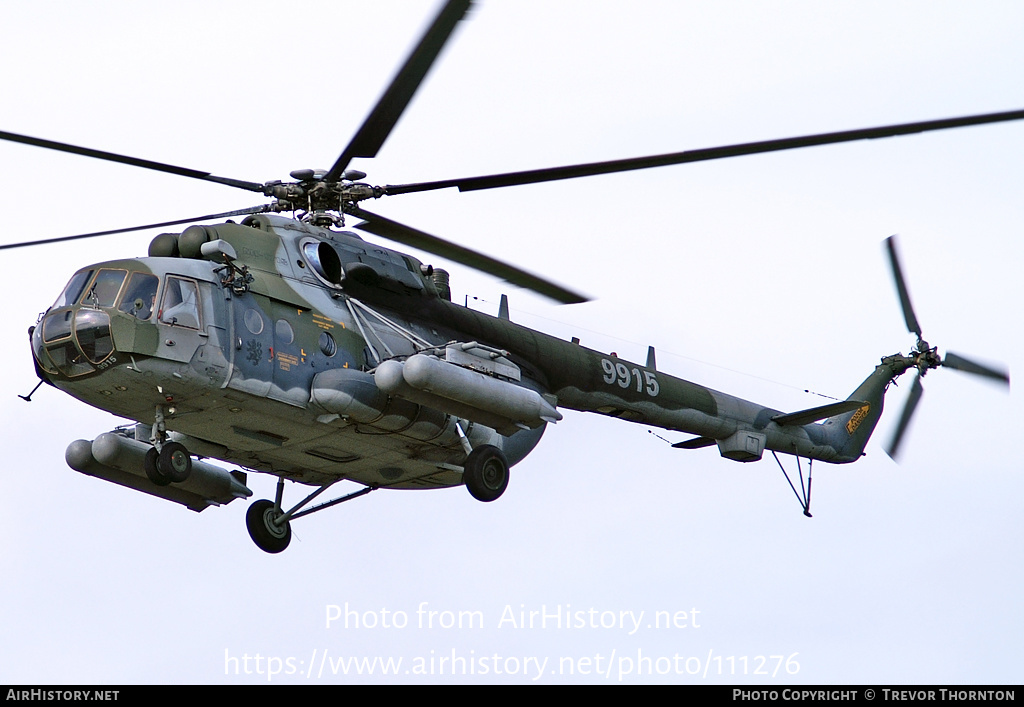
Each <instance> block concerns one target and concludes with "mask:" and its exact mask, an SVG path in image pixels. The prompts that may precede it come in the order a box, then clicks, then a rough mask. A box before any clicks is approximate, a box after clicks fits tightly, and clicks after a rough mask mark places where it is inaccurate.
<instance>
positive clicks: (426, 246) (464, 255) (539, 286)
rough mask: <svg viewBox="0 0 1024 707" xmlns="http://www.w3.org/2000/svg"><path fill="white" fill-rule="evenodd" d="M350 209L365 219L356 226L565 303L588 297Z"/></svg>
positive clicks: (374, 215)
mask: <svg viewBox="0 0 1024 707" xmlns="http://www.w3.org/2000/svg"><path fill="white" fill-rule="evenodd" d="M350 213H352V215H353V216H356V217H358V218H361V219H363V223H360V224H357V225H356V228H358V229H360V230H363V231H367V232H369V233H373V234H376V235H378V236H381V237H383V238H388V239H390V240H393V241H395V242H397V243H402V244H404V245H407V246H411V247H413V248H418V249H419V250H423V251H426V252H428V253H433V254H434V255H437V256H440V257H442V258H447V259H448V260H452V261H454V262H456V263H461V264H462V265H468V266H469V267H471V268H474V269H476V270H480V271H481V272H485V273H488V274H490V275H494V276H496V277H500V278H501V279H503V280H506V281H507V282H511V283H512V284H513V285H518V286H519V287H523V288H525V289H528V290H533V291H534V292H538V293H540V294H542V295H544V296H546V297H550V298H551V299H553V300H556V301H558V302H561V303H562V304H579V303H580V302H586V301H587V299H588V298H587V297H584V296H583V295H580V294H577V293H575V292H572V291H571V290H567V289H565V288H564V287H562V286H561V285H557V284H555V283H553V282H551V281H549V280H545V279H543V278H541V277H538V276H537V275H533V274H531V273H528V272H526V271H525V270H520V269H519V268H517V267H515V266H513V265H509V264H508V263H505V262H502V261H500V260H495V259H494V258H492V257H490V256H488V255H484V254H483V253H478V252H476V251H475V250H470V249H469V248H466V247H465V246H461V245H458V244H456V243H452V242H451V241H446V240H444V239H443V238H438V237H437V236H432V235H430V234H429V233H424V232H423V231H418V230H416V229H415V228H411V227H409V226H406V225H404V224H401V223H398V222H397V221H392V220H390V219H386V218H384V217H383V216H378V215H376V214H372V213H370V212H369V211H364V210H363V209H359V208H354V209H352V211H351V212H350Z"/></svg>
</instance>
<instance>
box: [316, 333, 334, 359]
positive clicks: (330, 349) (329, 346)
mask: <svg viewBox="0 0 1024 707" xmlns="http://www.w3.org/2000/svg"><path fill="white" fill-rule="evenodd" d="M319 344H320V350H321V351H323V353H324V356H327V357H328V358H330V357H331V356H333V355H334V354H336V353H338V342H337V341H335V340H334V337H333V336H331V334H330V332H326V331H324V332H320V341H319Z"/></svg>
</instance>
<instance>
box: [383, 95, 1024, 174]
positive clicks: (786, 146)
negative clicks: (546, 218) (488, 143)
mask: <svg viewBox="0 0 1024 707" xmlns="http://www.w3.org/2000/svg"><path fill="white" fill-rule="evenodd" d="M1022 119H1024V110H1015V111H1008V112H1004V113H987V114H984V115H969V116H964V117H961V118H944V119H942V120H926V121H923V122H919V123H902V124H899V125H885V126H881V127H877V128H861V129H858V130H844V131H841V132H835V133H822V134H820V135H806V136H803V137H791V138H784V139H780V140H765V141H762V142H748V143H743V144H739V145H726V146H724V147H709V148H705V149H701V150H689V151H687V152H673V153H670V154H665V155H653V156H650V157H634V158H630V159H623V160H609V161H607V162H591V163H588V164H578V165H570V166H566V167H549V168H546V169H532V170H528V171H525V172H507V173H505V174H492V175H487V176H482V177H465V178H461V179H445V180H441V181H436V182H420V183H418V184H399V185H388V186H387V187H385V190H386V192H387V193H388V194H408V193H411V192H419V191H430V190H433V189H447V188H448V187H458V188H459V191H474V190H477V189H494V188H496V187H510V186H516V185H519V184H535V183H538V182H550V181H555V180H558V179H573V178H575V177H589V176H593V175H597V174H611V173H613V172H628V171H631V170H636V169H648V168H650V167H664V166H666V165H673V164H684V163H687V162H705V161H707V160H718V159H723V158H726V157H739V156H741V155H754V154H759V153H762V152H779V151H782V150H794V149H797V148H800V147H813V146H815V145H829V144H832V143H838V142H853V141H856V140H869V139H874V138H882V137H893V136H896V135H911V134H913V133H923V132H929V131H933V130H947V129H949V128H960V127H964V126H968V125H983V124H986V123H999V122H1004V121H1010V120H1022Z"/></svg>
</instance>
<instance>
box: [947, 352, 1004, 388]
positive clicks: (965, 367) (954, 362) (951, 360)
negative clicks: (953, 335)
mask: <svg viewBox="0 0 1024 707" xmlns="http://www.w3.org/2000/svg"><path fill="white" fill-rule="evenodd" d="M942 365H943V366H945V367H947V368H954V369H956V370H958V371H964V372H965V373H973V374H975V375H978V376H985V377H986V378H992V379H994V380H997V381H1001V382H1003V383H1005V384H1006V385H1010V374H1009V372H1008V371H1006V370H1005V369H1004V370H997V369H995V368H989V367H988V366H983V365H981V364H980V363H975V362H974V361H970V360H968V359H966V358H964V357H963V356H958V355H956V354H955V353H952V352H950V351H947V352H946V355H945V356H943V357H942Z"/></svg>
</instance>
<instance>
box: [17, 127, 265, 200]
mask: <svg viewBox="0 0 1024 707" xmlns="http://www.w3.org/2000/svg"><path fill="white" fill-rule="evenodd" d="M0 140H6V141H8V142H20V143H22V144H23V145H34V146H35V147H42V148H45V149H47V150H57V151H58V152H70V153H71V154H73V155H83V156H85V157H95V158H96V159H98V160H106V161H107V162H120V163H121V164H128V165H132V166H133V167H142V168H143V169H151V170H154V171H156V172H166V173H168V174H177V175H178V176H180V177H191V178H192V179H202V180H203V181H206V182H216V183H217V184H226V185H228V186H229V187H237V188H238V189H245V190H247V191H255V192H260V193H262V192H263V185H262V184H257V183H256V182H246V181H242V180H240V179H231V178H229V177H217V176H214V175H212V174H210V173H209V172H201V171H199V170H196V169H189V168H188V167H176V166H174V165H171V164H164V163H163V162H154V161H152V160H144V159H141V158H138V157H129V156H127V155H118V154H116V153H114V152H104V151H103V150H94V149H92V148H89V147H79V146H78V145H69V144H68V143H66V142H56V141H54V140H44V139H42V138H38V137H30V136H28V135H18V134H17V133H8V132H3V131H0Z"/></svg>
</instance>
